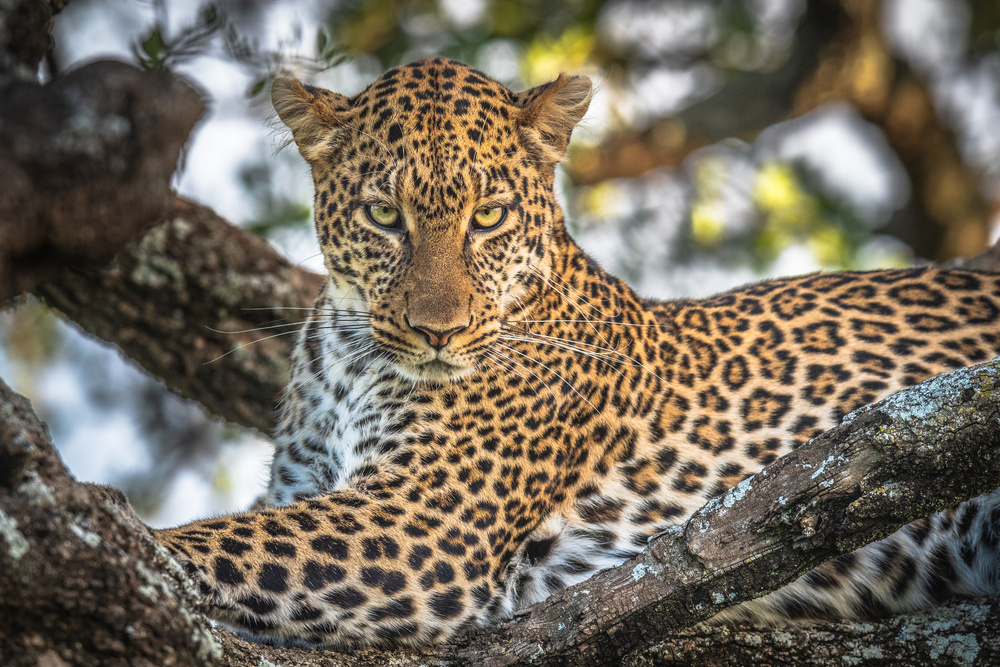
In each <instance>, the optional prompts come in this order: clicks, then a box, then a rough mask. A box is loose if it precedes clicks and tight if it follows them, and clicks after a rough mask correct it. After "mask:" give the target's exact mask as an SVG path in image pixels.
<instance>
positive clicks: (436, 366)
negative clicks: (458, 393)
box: [402, 358, 472, 382]
mask: <svg viewBox="0 0 1000 667" xmlns="http://www.w3.org/2000/svg"><path fill="white" fill-rule="evenodd" d="M402 368H403V372H404V373H405V374H406V375H408V376H409V377H411V378H412V379H414V380H420V381H423V382H447V381H450V380H457V379H458V378H460V377H462V376H463V375H465V374H466V373H468V372H469V371H471V370H472V368H470V367H467V366H456V365H455V364H451V363H448V362H447V361H445V360H443V359H440V358H435V359H431V360H430V361H428V362H425V363H422V364H410V365H407V366H404V367H402Z"/></svg>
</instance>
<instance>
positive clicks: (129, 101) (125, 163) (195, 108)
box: [0, 61, 204, 304]
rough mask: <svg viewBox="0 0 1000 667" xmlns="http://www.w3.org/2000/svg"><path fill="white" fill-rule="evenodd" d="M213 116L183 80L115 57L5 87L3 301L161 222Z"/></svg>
mask: <svg viewBox="0 0 1000 667" xmlns="http://www.w3.org/2000/svg"><path fill="white" fill-rule="evenodd" d="M203 111H204V104H203V103H202V100H201V97H200V96H199V95H198V94H197V93H196V92H195V91H194V90H193V89H192V88H191V87H190V86H188V85H187V84H186V83H184V82H183V81H182V80H181V79H178V78H177V77H175V76H173V75H171V74H169V73H168V72H165V71H158V72H144V71H142V70H138V69H136V68H135V67H132V66H131V65H125V64H124V63H118V62H111V61H99V62H95V63H91V64H90V65H87V66H85V67H82V68H80V69H78V70H75V71H73V72H71V73H69V74H67V75H65V76H60V77H58V78H57V79H55V81H53V82H52V83H50V84H48V85H46V86H39V85H37V84H35V83H20V82H15V83H11V84H9V85H7V86H4V87H0V182H2V183H3V188H2V189H0V304H2V303H3V302H4V301H6V300H8V299H10V298H12V297H15V296H17V295H19V294H21V293H23V292H26V291H31V290H33V289H35V288H36V286H37V285H38V284H39V283H41V282H43V281H45V280H47V279H50V278H51V277H52V276H54V275H57V274H58V273H59V272H60V271H61V270H62V269H63V268H65V267H66V266H67V265H86V264H96V263H105V262H107V261H109V260H110V259H111V258H112V257H114V255H115V253H117V252H118V251H119V250H121V249H122V248H124V247H125V244H126V243H127V242H128V241H130V240H131V239H132V238H134V237H135V236H136V235H137V234H139V233H140V232H142V231H145V230H146V229H148V228H149V227H150V226H152V225H153V224H154V223H156V222H157V221H158V220H161V219H162V216H163V210H164V207H165V205H166V203H167V197H168V195H169V194H170V178H171V176H172V174H173V172H174V168H175V167H176V165H177V158H178V156H179V155H180V151H181V148H182V147H183V146H184V143H185V142H186V141H187V137H188V134H190V132H191V128H192V127H194V124H195V122H196V121H197V120H198V118H199V117H200V116H201V114H202V112H203ZM109 221H111V222H112V224H108V223H109Z"/></svg>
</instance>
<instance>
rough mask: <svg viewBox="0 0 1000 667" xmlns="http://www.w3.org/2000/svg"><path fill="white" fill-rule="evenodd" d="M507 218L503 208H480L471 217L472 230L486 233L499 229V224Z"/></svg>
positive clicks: (505, 210)
mask: <svg viewBox="0 0 1000 667" xmlns="http://www.w3.org/2000/svg"><path fill="white" fill-rule="evenodd" d="M506 217H507V209H506V208H504V207H503V206H496V207H494V208H481V209H479V210H478V211H476V214H475V215H474V216H472V228H473V229H477V230H479V231H486V230H489V229H493V228H495V227H499V226H500V223H501V222H503V221H504V218H506Z"/></svg>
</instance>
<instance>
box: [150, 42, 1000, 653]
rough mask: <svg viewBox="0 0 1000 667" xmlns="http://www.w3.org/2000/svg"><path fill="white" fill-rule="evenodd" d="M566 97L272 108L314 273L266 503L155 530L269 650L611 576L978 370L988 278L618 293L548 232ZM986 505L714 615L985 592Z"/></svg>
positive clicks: (876, 612) (443, 623)
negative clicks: (315, 252)
mask: <svg viewBox="0 0 1000 667" xmlns="http://www.w3.org/2000/svg"><path fill="white" fill-rule="evenodd" d="M592 91H593V88H592V84H591V81H590V79H589V78H588V77H586V76H583V75H573V74H562V75H560V76H559V77H558V78H557V79H556V80H554V81H551V82H549V83H546V84H544V85H540V86H537V87H534V88H530V89H528V90H526V91H523V92H514V91H512V90H510V89H509V88H507V87H506V86H504V85H503V84H501V83H499V82H497V81H495V80H494V79H492V78H490V77H489V76H487V75H486V74H483V73H482V72H480V71H478V70H476V69H474V68H472V67H470V66H468V65H465V64H462V63H460V62H457V61H454V60H450V59H446V58H430V59H425V60H421V61H417V62H414V63H411V64H407V65H402V66H399V67H395V68H393V69H390V70H388V71H387V72H385V73H384V74H382V75H381V76H380V77H379V78H377V79H376V80H375V81H374V82H373V83H372V84H371V85H369V86H368V87H367V88H365V89H364V90H363V91H361V92H360V93H357V94H356V95H353V96H351V97H347V96H344V95H340V94H337V93H334V92H332V91H329V90H326V89H323V88H320V87H315V86H310V85H306V84H303V83H301V82H300V81H298V80H295V79H293V78H278V79H276V80H275V81H274V83H273V87H272V91H271V97H272V101H273V104H274V107H275V110H276V113H277V116H278V117H279V118H280V120H281V121H282V122H283V123H284V124H285V125H287V127H288V128H289V129H290V131H291V137H292V139H291V141H294V143H295V144H296V145H297V147H298V150H299V152H300V153H301V155H302V156H303V157H304V159H305V161H306V163H307V164H308V165H309V168H310V170H311V173H312V178H313V181H314V185H315V193H314V202H313V210H314V219H315V229H316V233H317V236H318V240H319V244H320V248H321V249H322V254H323V260H324V264H325V267H326V270H327V273H328V277H327V278H326V280H325V282H324V285H323V288H322V291H321V293H320V295H319V297H318V299H317V301H316V305H315V307H314V308H313V309H312V311H311V312H310V313H309V315H308V317H307V319H306V320H305V321H304V324H303V325H302V327H301V330H300V332H299V334H298V336H299V337H298V341H297V344H296V346H295V351H294V353H293V356H292V361H291V369H292V371H291V379H290V382H289V384H288V386H287V389H286V392H285V394H284V397H283V399H282V403H281V408H280V415H279V417H278V423H277V426H276V429H275V434H274V442H275V454H274V459H273V463H272V470H271V479H270V482H269V485H268V490H267V494H266V502H265V503H263V505H262V506H261V507H258V508H255V509H252V510H249V511H246V512H238V513H235V514H232V515H227V516H221V517H215V518H209V519H205V520H201V521H196V522H193V523H190V524H187V525H184V526H179V527H176V528H169V529H162V530H157V531H155V536H156V539H157V540H158V541H159V542H160V543H161V544H163V545H164V546H165V547H167V549H169V551H170V552H171V553H172V554H173V556H174V557H175V558H176V559H177V560H178V561H179V562H180V563H181V564H182V565H183V567H184V568H185V569H186V570H187V572H188V573H189V574H190V576H191V577H192V578H193V580H194V581H195V582H197V586H198V588H199V589H200V591H201V593H202V595H203V596H204V598H205V599H206V600H207V603H208V606H209V607H210V609H211V613H212V615H213V616H214V617H215V618H216V619H218V620H219V621H220V622H222V623H224V624H226V625H228V626H230V627H232V628H235V629H237V630H239V631H241V632H243V633H245V634H247V635H248V636H250V637H252V638H256V639H259V640H261V641H267V642H272V643H292V644H296V645H308V646H330V647H340V648H351V647H365V646H418V645H425V644H431V643H440V642H445V641H448V640H449V639H450V638H454V637H455V636H456V634H457V633H459V632H462V631H464V630H467V629H470V628H474V627H478V626H484V625H488V624H491V623H495V622H497V621H499V620H500V619H504V618H507V617H509V616H511V615H512V614H514V613H515V612H517V611H519V610H522V609H525V608H526V607H528V606H529V605H532V604H535V603H537V602H539V601H541V600H544V599H545V598H546V597H548V596H549V595H551V594H552V593H554V592H556V591H559V590H562V589H564V588H566V587H567V586H570V585H573V584H575V583H578V582H581V581H583V580H585V579H587V578H588V577H590V576H592V575H593V574H594V573H595V572H597V571H599V570H601V569H604V568H608V567H614V566H616V565H619V564H621V563H623V562H624V561H626V560H627V559H630V558H633V557H635V556H636V555H637V554H639V553H641V552H642V550H643V549H644V548H645V547H646V545H647V542H648V541H649V539H650V538H651V537H652V536H655V535H657V534H659V533H661V532H662V531H664V530H667V529H669V528H670V527H671V526H675V525H677V524H679V523H681V522H683V521H684V520H685V519H686V518H687V517H689V516H690V515H691V514H692V513H693V512H694V511H696V510H697V509H699V508H700V507H702V506H703V505H704V504H705V503H706V501H708V500H709V499H711V498H713V497H715V496H717V495H719V494H720V493H723V492H724V491H726V489H729V488H731V487H732V486H734V485H735V484H737V483H739V482H740V481H741V480H743V479H744V478H746V477H748V476H749V475H752V474H754V473H756V472H757V471H759V470H760V469H761V468H763V467H764V466H766V465H768V464H769V463H772V462H774V461H776V460H777V459H778V458H779V457H781V456H782V455H784V454H786V453H788V452H790V451H792V450H794V449H795V448H797V447H799V446H801V445H803V444H804V443H806V442H807V441H809V440H810V439H812V438H814V437H816V436H817V435H819V434H821V433H823V432H824V431H826V430H828V429H830V428H831V427H833V426H835V425H836V424H838V422H839V421H840V420H841V419H842V418H843V417H844V416H845V415H848V414H849V413H850V412H851V411H853V410H855V409H857V408H859V407H861V406H865V405H868V404H871V403H873V402H875V401H877V400H879V399H881V398H883V397H886V396H888V395H890V394H893V393H894V392H897V391H899V390H901V389H903V388H905V387H908V386H912V385H915V384H918V383H920V382H922V381H925V380H927V379H928V378H931V377H933V376H936V375H938V374H941V373H944V372H947V371H951V370H953V369H957V368H962V367H966V366H970V365H974V364H977V363H980V362H983V361H986V360H989V359H991V358H994V357H996V356H997V355H998V354H1000V275H997V274H993V273H988V272H983V271H973V270H966V269H962V268H942V267H935V266H924V267H915V268H903V269H887V270H878V271H845V272H829V273H823V272H821V273H815V274H809V275H803V276H798V277H789V278H780V279H773V280H767V281H763V282H758V283H753V284H749V285H745V286H743V287H739V288H736V289H733V290H731V291H728V292H725V293H722V294H718V295H716V296H712V297H709V298H704V299H675V300H667V301H663V300H655V299H651V298H645V297H643V296H640V295H639V294H637V293H636V292H635V291H633V290H632V289H631V288H630V287H629V286H628V285H627V284H626V283H625V282H624V281H623V280H621V279H619V278H617V277H615V276H613V275H611V274H609V273H608V272H606V271H605V270H604V269H602V268H601V267H600V266H599V265H598V263H597V262H595V261H594V260H593V259H592V258H591V257H589V256H588V255H587V254H586V253H585V252H584V251H583V250H582V249H581V248H580V246H579V245H578V244H577V243H576V242H575V241H574V239H573V238H572V237H571V235H570V233H569V230H568V228H567V222H566V218H565V214H564V213H563V210H562V207H561V206H560V204H559V202H558V198H557V194H556V183H557V181H556V179H557V165H558V164H559V163H560V162H561V161H562V159H563V158H564V156H565V154H566V152H567V149H568V146H569V141H570V137H571V134H572V132H573V130H574V128H575V127H576V126H577V125H578V124H579V123H580V121H581V119H582V118H583V116H584V114H585V112H586V111H587V109H588V106H589V104H590V100H591V97H592V94H593V92H592ZM998 544H1000V496H998V493H997V492H992V493H987V494H985V495H983V496H980V497H979V498H976V499H973V500H970V501H967V502H965V503H962V504H961V505H959V506H957V507H955V508H952V509H950V510H948V511H945V512H940V513H938V514H935V515H933V516H931V517H928V518H925V519H922V520H919V521H916V522H914V523H911V524H909V525H906V526H904V527H903V528H901V529H900V530H898V531H897V532H896V533H894V534H892V535H890V536H889V537H887V538H886V539H884V540H882V541H879V542H876V543H873V544H870V545H868V546H866V547H863V548H861V549H860V550H858V551H855V552H853V553H849V554H846V555H843V556H841V557H839V558H836V559H834V560H832V561H830V562H828V563H826V564H824V565H821V566H820V567H818V568H817V569H815V570H813V571H811V572H808V573H806V574H805V575H803V576H802V577H801V578H799V579H797V580H796V581H794V582H792V583H790V584H789V585H787V586H786V587H785V588H783V589H781V590H779V591H777V592H774V593H771V594H770V595H767V596H764V597H762V598H758V599H757V600H753V601H750V602H746V603H743V604H742V605H740V606H737V607H735V608H732V609H730V610H728V611H727V612H725V613H726V614H728V616H726V618H727V619H729V620H730V621H734V622H735V621H737V620H741V619H742V620H747V619H751V620H752V619H757V620H759V621H761V622H765V623H767V622H779V621H780V620H781V619H784V620H790V621H794V620H796V619H815V618H822V619H836V618H874V617H878V616H881V615H887V614H895V613H901V612H904V611H907V610H913V609H916V608H919V607H922V606H925V605H929V604H934V603H938V602H941V601H943V600H945V599H947V598H949V597H950V596H953V595H964V594H993V593H996V592H997V591H998V590H1000V583H998V580H1000V567H998V563H1000V561H998V548H1000V547H998Z"/></svg>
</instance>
